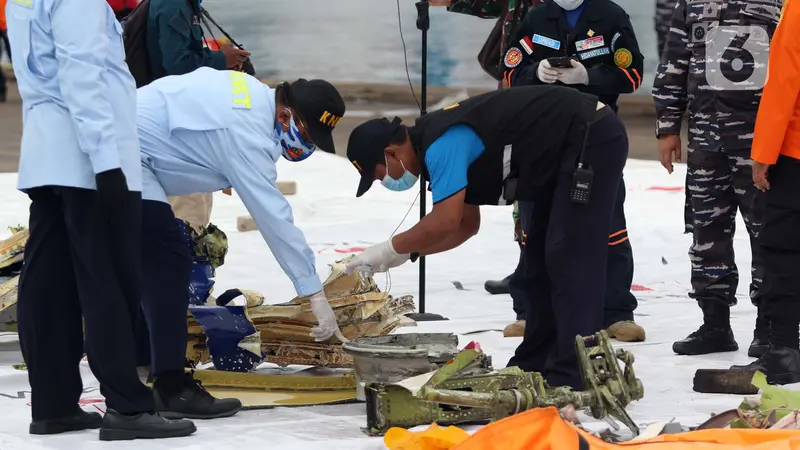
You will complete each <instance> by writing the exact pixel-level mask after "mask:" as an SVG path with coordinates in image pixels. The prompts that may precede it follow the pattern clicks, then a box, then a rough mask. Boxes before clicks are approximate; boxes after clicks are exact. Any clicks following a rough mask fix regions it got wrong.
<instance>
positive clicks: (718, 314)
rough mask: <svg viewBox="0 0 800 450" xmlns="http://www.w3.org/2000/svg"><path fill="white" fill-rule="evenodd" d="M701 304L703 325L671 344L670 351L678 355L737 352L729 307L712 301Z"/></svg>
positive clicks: (737, 346) (737, 347) (737, 345)
mask: <svg viewBox="0 0 800 450" xmlns="http://www.w3.org/2000/svg"><path fill="white" fill-rule="evenodd" d="M702 303H703V302H702V301H701V307H702V308H703V325H701V326H700V328H699V329H698V330H697V331H695V332H694V333H692V334H690V335H689V336H688V337H687V338H686V339H684V340H682V341H678V342H676V343H674V344H672V351H673V352H675V353H677V354H679V355H705V354H708V353H719V352H735V351H737V350H739V344H737V343H736V341H735V340H734V338H733V330H731V325H730V313H731V309H730V306H728V305H725V304H723V303H720V302H713V301H708V302H705V304H702Z"/></svg>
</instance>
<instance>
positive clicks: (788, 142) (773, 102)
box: [750, 0, 800, 165]
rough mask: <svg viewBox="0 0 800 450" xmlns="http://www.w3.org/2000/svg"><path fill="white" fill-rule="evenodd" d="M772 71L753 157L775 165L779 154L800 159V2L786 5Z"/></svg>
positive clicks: (786, 1)
mask: <svg viewBox="0 0 800 450" xmlns="http://www.w3.org/2000/svg"><path fill="white" fill-rule="evenodd" d="M792 3H796V4H794V5H792ZM768 70H769V72H768V73H767V83H766V85H765V86H764V92H763V93H762V97H761V103H760V105H759V108H758V117H757V118H756V128H755V136H754V137H753V147H752V150H751V154H750V156H751V158H752V159H753V160H754V161H758V162H760V163H763V164H770V165H772V164H775V162H776V161H778V156H779V155H785V156H788V157H791V158H794V159H800V3H798V2H797V1H796V0H784V2H783V10H782V11H781V17H780V20H779V21H778V28H777V29H776V30H775V34H774V35H773V37H772V43H771V44H770V49H769V68H768Z"/></svg>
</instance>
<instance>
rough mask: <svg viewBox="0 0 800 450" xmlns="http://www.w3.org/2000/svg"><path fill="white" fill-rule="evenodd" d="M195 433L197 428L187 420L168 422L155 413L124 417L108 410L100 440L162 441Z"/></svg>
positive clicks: (168, 420)
mask: <svg viewBox="0 0 800 450" xmlns="http://www.w3.org/2000/svg"><path fill="white" fill-rule="evenodd" d="M195 431H197V428H196V427H195V426H194V424H193V423H192V422H191V421H189V420H170V419H167V418H165V417H161V416H160V415H158V414H157V413H141V414H137V415H135V416H125V415H122V414H120V413H118V412H116V411H114V410H113V409H109V410H108V411H106V415H105V417H103V428H101V429H100V440H101V441H129V440H132V439H164V438H173V437H183V436H189V435H190V434H192V433H194V432H195Z"/></svg>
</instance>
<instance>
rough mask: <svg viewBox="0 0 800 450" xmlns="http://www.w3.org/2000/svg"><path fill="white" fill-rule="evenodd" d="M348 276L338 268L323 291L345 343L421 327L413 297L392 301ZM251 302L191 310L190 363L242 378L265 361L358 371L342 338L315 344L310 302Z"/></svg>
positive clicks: (366, 281) (361, 278) (368, 282)
mask: <svg viewBox="0 0 800 450" xmlns="http://www.w3.org/2000/svg"><path fill="white" fill-rule="evenodd" d="M343 271H344V261H339V262H337V263H335V264H334V265H333V267H332V272H331V275H330V276H329V277H328V279H327V280H326V281H325V282H324V283H323V287H324V289H325V294H326V296H327V297H328V301H329V303H330V304H331V307H333V311H334V313H335V314H336V319H337V322H338V323H339V328H340V329H341V331H342V334H343V335H344V337H345V338H347V339H348V340H353V339H358V338H362V337H374V336H383V335H386V334H389V333H391V332H392V331H394V330H395V329H397V328H399V327H402V326H414V325H416V322H414V321H413V320H412V319H409V318H408V317H406V316H405V314H407V313H410V312H413V311H414V299H413V297H412V296H403V297H397V298H395V297H392V296H391V295H389V293H388V292H381V291H380V289H378V286H377V285H376V284H375V281H374V280H373V279H372V278H371V277H367V276H365V275H364V274H362V273H360V272H354V273H352V274H349V275H346V274H344V272H343ZM246 301H247V306H196V307H195V306H193V307H190V308H189V312H190V317H189V319H188V320H189V343H188V346H187V351H186V354H187V357H188V358H189V359H190V360H192V361H193V362H195V363H207V362H211V361H213V363H214V367H215V368H216V369H217V370H230V371H237V372H248V371H251V370H253V369H254V368H255V367H256V366H258V364H260V363H261V362H262V361H267V362H270V363H274V364H277V365H280V366H288V365H293V364H299V365H309V366H321V367H331V368H351V367H352V366H353V359H352V357H351V356H350V355H348V354H347V353H345V352H344V351H343V350H342V343H341V342H340V341H339V340H338V339H337V338H335V337H333V338H331V340H330V341H327V342H324V343H320V342H315V341H314V338H313V337H312V336H311V329H312V328H313V327H315V326H316V325H317V320H316V317H315V316H314V313H313V312H312V311H311V305H310V303H309V298H308V297H297V298H295V299H293V300H292V301H290V302H288V303H281V304H277V305H264V304H263V298H261V297H259V296H255V295H246ZM259 352H260V353H259Z"/></svg>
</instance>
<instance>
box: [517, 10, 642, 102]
mask: <svg viewBox="0 0 800 450" xmlns="http://www.w3.org/2000/svg"><path fill="white" fill-rule="evenodd" d="M526 43H527V46H528V47H531V48H532V53H528V50H526ZM531 43H532V45H531ZM514 55H518V56H519V57H521V58H516V59H515V58H514V57H513V56H514ZM559 56H574V57H575V59H577V60H578V61H580V62H581V64H583V65H584V66H585V67H586V71H587V72H588V74H589V84H588V85H578V84H571V85H567V86H568V87H571V88H575V89H578V90H579V91H581V92H586V93H589V94H593V95H596V96H597V97H598V98H600V101H601V102H603V103H605V104H606V105H609V106H610V107H611V108H613V109H614V110H615V111H616V110H617V99H618V98H619V94H626V93H630V92H634V91H635V90H637V89H638V88H639V86H641V84H642V76H643V74H644V72H643V66H644V57H643V56H642V54H641V52H640V51H639V43H638V41H637V40H636V34H635V33H634V32H633V25H631V20H630V17H628V14H627V13H626V12H625V10H624V9H622V8H621V7H620V6H618V5H617V4H616V3H614V2H612V1H611V0H586V3H585V6H584V10H583V12H582V13H581V15H580V17H579V18H578V21H577V23H576V24H575V28H574V29H570V27H569V24H568V23H567V18H566V15H565V13H564V10H563V9H562V8H561V7H560V6H558V5H557V4H556V3H554V2H547V3H545V4H543V5H540V6H537V7H535V8H533V9H532V10H531V11H529V12H528V14H527V15H526V16H525V19H524V20H523V21H522V25H520V27H519V30H518V31H517V34H516V36H515V37H514V39H512V40H511V42H510V43H509V50H508V52H506V61H505V65H506V70H507V75H506V77H507V79H509V80H510V81H511V85H512V86H524V85H532V84H544V83H542V82H541V81H540V80H539V78H538V77H537V76H536V71H537V70H538V68H539V62H540V61H542V60H544V59H547V58H552V57H559ZM555 84H558V85H561V83H559V82H558V81H557V82H556V83H555ZM562 86H563V85H562Z"/></svg>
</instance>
